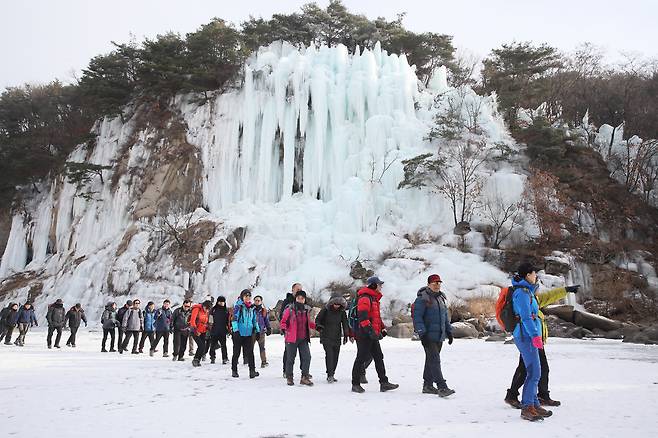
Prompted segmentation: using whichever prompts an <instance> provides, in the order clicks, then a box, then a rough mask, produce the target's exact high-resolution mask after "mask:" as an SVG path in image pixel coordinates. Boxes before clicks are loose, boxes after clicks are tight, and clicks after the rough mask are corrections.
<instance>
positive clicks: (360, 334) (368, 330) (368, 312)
mask: <svg viewBox="0 0 658 438" xmlns="http://www.w3.org/2000/svg"><path fill="white" fill-rule="evenodd" d="M356 296H357V297H358V301H357V304H356V311H357V315H358V318H359V324H358V326H357V331H356V333H355V335H356V338H359V339H364V338H368V337H371V336H373V335H374V336H375V337H381V333H382V330H384V329H385V328H386V327H385V326H384V322H383V321H382V317H381V313H380V310H379V301H380V300H381V299H382V294H381V292H378V291H377V290H375V289H370V288H369V287H363V288H361V289H359V291H358V292H357V294H356Z"/></svg>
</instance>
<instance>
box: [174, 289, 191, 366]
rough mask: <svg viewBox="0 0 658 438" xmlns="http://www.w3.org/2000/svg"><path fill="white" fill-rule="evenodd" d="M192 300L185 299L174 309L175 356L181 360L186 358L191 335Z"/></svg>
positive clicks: (175, 358)
mask: <svg viewBox="0 0 658 438" xmlns="http://www.w3.org/2000/svg"><path fill="white" fill-rule="evenodd" d="M191 308H192V301H190V300H185V301H183V305H182V306H181V307H179V308H178V309H176V310H174V313H173V314H172V316H171V318H172V323H171V324H172V326H173V328H174V358H173V360H178V361H180V362H182V361H184V360H185V349H186V347H187V338H188V337H189V335H190V315H191V313H192V310H191Z"/></svg>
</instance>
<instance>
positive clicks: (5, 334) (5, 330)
mask: <svg viewBox="0 0 658 438" xmlns="http://www.w3.org/2000/svg"><path fill="white" fill-rule="evenodd" d="M13 331H14V327H13V326H11V327H10V326H7V325H3V326H1V327H0V342H2V340H3V339H5V338H6V339H7V340H6V341H5V344H9V343H10V342H11V333H12V332H13Z"/></svg>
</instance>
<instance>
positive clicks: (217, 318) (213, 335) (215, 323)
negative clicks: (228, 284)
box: [210, 296, 230, 364]
mask: <svg viewBox="0 0 658 438" xmlns="http://www.w3.org/2000/svg"><path fill="white" fill-rule="evenodd" d="M210 316H211V317H212V327H211V329H210V363H215V359H216V358H217V348H218V347H221V349H222V364H227V363H228V350H227V349H226V337H227V336H228V334H229V332H230V330H229V327H230V318H229V312H228V309H227V308H226V298H225V297H222V296H220V297H219V298H217V303H215V305H214V306H213V308H212V309H211V310H210Z"/></svg>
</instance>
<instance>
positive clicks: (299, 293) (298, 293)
mask: <svg viewBox="0 0 658 438" xmlns="http://www.w3.org/2000/svg"><path fill="white" fill-rule="evenodd" d="M300 295H301V296H303V297H304V299H306V292H304V291H303V290H298V291H297V293H295V298H297V297H298V296H300Z"/></svg>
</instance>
